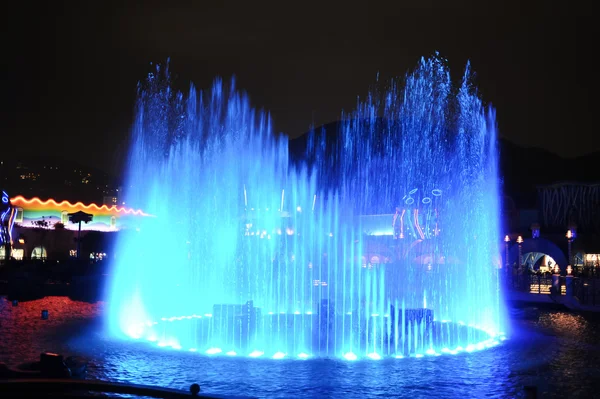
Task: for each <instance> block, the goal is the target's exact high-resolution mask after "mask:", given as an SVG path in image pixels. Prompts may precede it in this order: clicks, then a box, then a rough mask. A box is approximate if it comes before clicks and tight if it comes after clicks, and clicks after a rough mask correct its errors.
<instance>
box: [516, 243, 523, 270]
mask: <svg viewBox="0 0 600 399" xmlns="http://www.w3.org/2000/svg"><path fill="white" fill-rule="evenodd" d="M517 244H519V265H518V266H519V270H521V268H522V267H523V237H521V236H518V237H517Z"/></svg>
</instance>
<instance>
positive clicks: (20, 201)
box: [10, 195, 151, 216]
mask: <svg viewBox="0 0 600 399" xmlns="http://www.w3.org/2000/svg"><path fill="white" fill-rule="evenodd" d="M10 202H11V204H12V205H13V206H17V207H19V206H32V205H33V206H39V207H52V208H63V209H64V208H69V209H71V210H73V211H76V210H77V211H88V212H90V211H91V212H94V211H95V212H106V213H123V214H132V215H137V216H151V215H149V214H147V213H144V212H143V211H142V210H141V209H138V210H134V209H131V208H124V207H118V206H116V205H113V206H111V207H108V206H106V205H102V206H98V205H96V204H90V205H84V204H83V203H82V202H76V203H75V204H71V203H70V202H69V201H62V202H56V201H55V200H53V199H52V198H51V199H49V200H47V201H42V200H41V199H39V198H38V197H34V198H32V199H26V198H25V197H23V196H22V195H18V196H16V197H14V198H11V200H10Z"/></svg>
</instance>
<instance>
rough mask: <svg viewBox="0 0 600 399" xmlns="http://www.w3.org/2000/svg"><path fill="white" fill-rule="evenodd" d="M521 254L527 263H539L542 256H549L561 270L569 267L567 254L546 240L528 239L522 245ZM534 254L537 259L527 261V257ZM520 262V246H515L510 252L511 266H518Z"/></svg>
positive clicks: (509, 261)
mask: <svg viewBox="0 0 600 399" xmlns="http://www.w3.org/2000/svg"><path fill="white" fill-rule="evenodd" d="M521 253H522V255H523V258H524V259H523V260H524V261H525V262H527V261H529V262H530V263H531V262H533V263H537V261H538V260H539V256H540V255H548V256H549V257H551V258H552V259H553V260H554V262H556V264H558V266H559V267H560V268H561V269H564V268H565V267H567V265H568V263H567V257H566V255H565V253H564V252H563V251H562V249H560V248H559V247H558V245H556V244H555V243H553V242H552V241H550V240H547V239H545V238H527V239H525V240H524V241H523V243H522V244H521ZM527 254H534V255H533V257H534V258H535V259H531V260H530V259H525V255H527ZM518 261H519V245H518V244H513V246H512V247H511V248H510V250H509V252H508V263H509V265H514V264H518Z"/></svg>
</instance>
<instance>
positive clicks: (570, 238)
mask: <svg viewBox="0 0 600 399" xmlns="http://www.w3.org/2000/svg"><path fill="white" fill-rule="evenodd" d="M566 236H567V245H568V246H567V256H568V258H567V264H573V259H572V257H571V246H572V242H573V232H572V231H571V229H569V230H567V235H566Z"/></svg>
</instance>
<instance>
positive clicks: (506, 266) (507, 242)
mask: <svg viewBox="0 0 600 399" xmlns="http://www.w3.org/2000/svg"><path fill="white" fill-rule="evenodd" d="M509 244H510V237H509V236H508V235H506V236H504V268H505V269H506V270H505V271H504V273H506V275H507V276H508V275H509V274H508V269H509V268H510V263H509V262H508V245H509Z"/></svg>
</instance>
